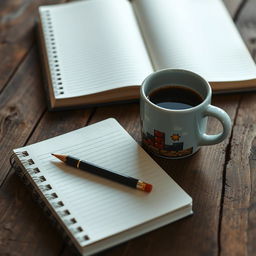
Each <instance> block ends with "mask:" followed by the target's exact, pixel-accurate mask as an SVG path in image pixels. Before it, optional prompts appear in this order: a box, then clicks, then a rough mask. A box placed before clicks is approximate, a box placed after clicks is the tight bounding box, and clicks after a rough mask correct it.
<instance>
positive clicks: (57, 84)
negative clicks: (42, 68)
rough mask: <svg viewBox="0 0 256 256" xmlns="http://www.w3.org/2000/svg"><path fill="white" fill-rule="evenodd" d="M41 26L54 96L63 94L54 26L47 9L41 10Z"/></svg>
mask: <svg viewBox="0 0 256 256" xmlns="http://www.w3.org/2000/svg"><path fill="white" fill-rule="evenodd" d="M42 26H43V30H44V36H45V44H46V49H47V55H48V62H49V66H50V72H51V77H52V86H53V90H54V94H55V95H56V96H59V95H62V94H64V87H63V81H62V78H61V72H60V64H59V60H58V50H57V46H56V40H55V37H54V27H53V24H52V19H51V13H50V11H49V10H44V11H42Z"/></svg>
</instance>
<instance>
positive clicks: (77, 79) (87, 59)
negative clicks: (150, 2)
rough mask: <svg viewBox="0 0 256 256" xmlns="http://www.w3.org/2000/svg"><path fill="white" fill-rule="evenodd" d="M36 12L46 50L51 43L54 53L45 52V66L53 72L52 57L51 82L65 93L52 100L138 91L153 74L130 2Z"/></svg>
mask: <svg viewBox="0 0 256 256" xmlns="http://www.w3.org/2000/svg"><path fill="white" fill-rule="evenodd" d="M39 12H40V16H41V17H40V18H41V20H42V27H43V31H44V37H45V41H46V45H48V48H50V47H51V41H50V40H52V38H53V41H54V43H55V45H54V47H55V48H56V49H53V51H49V50H48V59H49V62H50V63H51V62H53V66H54V61H55V58H54V56H56V60H57V61H58V65H59V67H58V69H59V71H58V72H54V68H52V72H51V73H52V74H51V75H52V80H53V81H54V79H55V80H56V79H57V80H58V79H59V80H60V81H61V86H60V87H62V88H63V90H62V92H63V94H57V93H56V94H55V97H57V98H66V97H75V96H81V95H85V94H86V95H87V94H92V93H96V92H99V91H104V90H109V89H113V88H118V87H122V86H129V85H131V86H134V85H139V84H141V82H142V81H143V80H144V78H145V77H146V76H147V75H148V74H150V73H151V72H152V71H153V69H152V65H151V62H150V60H149V57H148V54H147V51H146V49H145V46H144V43H143V39H142V37H141V34H140V32H139V29H138V27H137V23H136V19H135V16H134V13H133V10H132V7H131V4H130V3H129V2H128V0H107V1H105V0H90V1H78V2H74V3H66V4H59V5H51V6H44V7H40V8H39ZM49 22H50V23H49ZM49 27H50V29H49ZM50 31H51V32H50ZM47 40H48V41H50V42H49V44H47ZM52 52H56V53H54V54H52ZM57 74H60V75H59V76H58V75H57Z"/></svg>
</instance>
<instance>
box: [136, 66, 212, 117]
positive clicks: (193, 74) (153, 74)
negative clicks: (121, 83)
mask: <svg viewBox="0 0 256 256" xmlns="http://www.w3.org/2000/svg"><path fill="white" fill-rule="evenodd" d="M166 72H179V73H185V74H190V75H192V76H195V77H197V78H199V79H200V80H202V81H203V82H204V83H205V85H206V90H207V95H206V97H205V98H204V100H203V101H202V102H201V103H200V104H198V105H196V106H193V107H191V108H186V109H167V108H163V107H160V106H158V105H156V104H154V103H153V102H152V101H150V100H149V99H148V97H147V96H146V94H145V90H144V89H145V86H146V84H147V83H148V82H149V80H150V79H152V78H153V77H155V76H158V75H159V74H161V73H166ZM140 92H141V93H140V95H141V96H142V97H143V99H144V100H146V102H147V103H149V104H150V105H151V106H152V107H154V108H156V109H158V110H161V111H166V112H168V113H177V112H178V113H185V112H192V111H196V110H197V109H198V108H200V107H201V106H203V105H205V104H206V103H207V102H209V100H210V97H211V94H212V89H211V86H210V84H209V82H208V81H207V80H206V79H204V78H203V77H202V76H200V75H199V74H197V73H195V72H193V71H190V70H186V69H172V68H167V69H161V70H158V71H156V72H153V73H151V74H150V75H148V76H147V77H146V78H145V79H144V81H143V82H142V85H141V90H140Z"/></svg>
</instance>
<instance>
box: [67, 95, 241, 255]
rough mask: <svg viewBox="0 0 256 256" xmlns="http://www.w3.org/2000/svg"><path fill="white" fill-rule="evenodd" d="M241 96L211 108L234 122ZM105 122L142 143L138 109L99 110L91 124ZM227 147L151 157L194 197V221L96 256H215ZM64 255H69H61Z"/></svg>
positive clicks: (219, 100) (130, 106)
mask: <svg viewBox="0 0 256 256" xmlns="http://www.w3.org/2000/svg"><path fill="white" fill-rule="evenodd" d="M239 97H240V96H239V95H222V96H215V97H214V103H215V105H217V106H219V107H222V108H223V109H225V110H226V111H227V112H228V113H229V114H230V116H231V118H232V119H233V118H234V116H235V113H236V106H237V102H238V99H239ZM109 117H114V118H116V119H117V120H118V121H119V122H120V123H121V124H122V125H123V126H124V127H125V129H126V130H127V131H128V132H129V133H130V134H131V135H132V136H133V137H134V138H135V139H136V140H137V141H140V118H139V105H138V104H136V103H135V104H127V105H120V106H118V107H117V106H108V107H104V108H99V109H97V111H96V113H95V114H94V116H93V118H92V119H91V121H90V123H94V122H97V121H100V120H103V119H106V118H109ZM219 129H220V124H219V123H218V122H217V121H216V120H214V119H210V123H209V132H211V133H212V132H216V130H219ZM227 145H228V139H227V140H225V142H223V143H221V144H218V145H215V146H211V147H204V148H202V149H201V151H200V152H199V153H197V154H196V155H194V156H193V157H191V158H188V159H185V160H164V159H159V158H156V157H154V159H155V160H156V161H157V162H158V163H159V164H160V165H161V166H162V167H163V168H164V170H165V171H166V172H167V173H168V174H169V175H170V176H171V177H173V178H174V180H175V181H176V182H177V183H178V184H180V185H181V187H182V188H184V189H185V191H187V192H188V193H189V194H190V195H191V196H192V198H193V200H194V206H193V209H194V211H195V214H194V216H192V217H189V218H186V219H184V220H181V221H178V222H176V223H173V224H172V225H168V226H166V227H164V228H161V229H158V230H156V231H153V232H150V233H149V234H146V235H144V236H141V237H139V238H136V239H133V240H131V241H129V242H126V243H123V244H122V245H119V246H116V247H114V248H112V249H109V250H106V251H104V252H102V253H101V254H99V255H111V256H115V255H136V253H137V252H138V251H139V253H140V255H204V254H205V255H216V254H217V251H218V228H219V227H218V225H219V221H218V216H219V209H220V202H221V189H222V171H223V167H224V165H225V150H226V147H227ZM188 230H189V232H188ZM209 231H210V232H209ZM202 238H203V239H204V242H203V243H202ZM170 241H171V242H170ZM142 245H145V246H142ZM63 255H68V254H67V253H66V252H65V250H64V252H63Z"/></svg>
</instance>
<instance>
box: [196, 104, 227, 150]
mask: <svg viewBox="0 0 256 256" xmlns="http://www.w3.org/2000/svg"><path fill="white" fill-rule="evenodd" d="M203 116H204V117H205V116H212V117H215V118H217V119H218V120H219V121H220V122H221V124H222V127H223V131H222V132H221V133H219V134H214V135H208V134H206V133H203V134H202V133H200V135H199V146H205V145H213V144H217V143H220V142H221V141H223V140H224V139H225V138H226V137H227V136H228V134H229V132H230V130H231V119H230V117H229V115H228V114H227V113H226V112H225V111H224V110H222V109H221V108H218V107H215V106H212V105H209V106H208V107H207V109H206V110H205V111H204V112H203Z"/></svg>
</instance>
